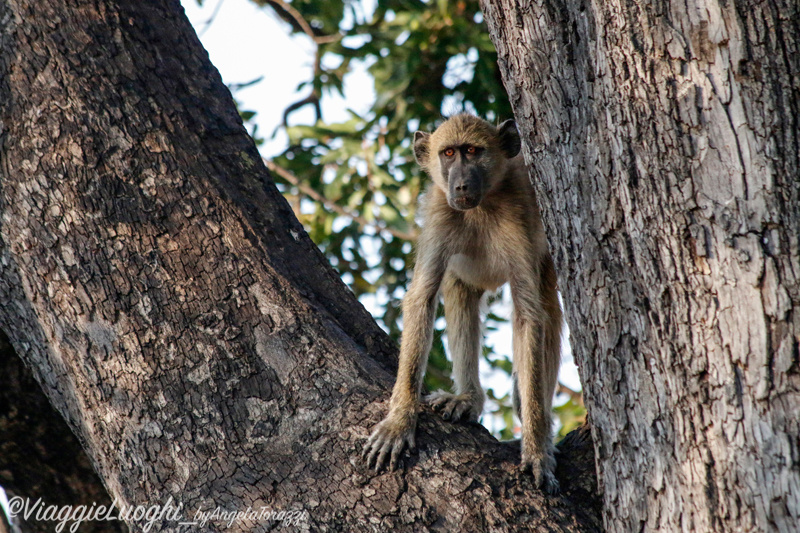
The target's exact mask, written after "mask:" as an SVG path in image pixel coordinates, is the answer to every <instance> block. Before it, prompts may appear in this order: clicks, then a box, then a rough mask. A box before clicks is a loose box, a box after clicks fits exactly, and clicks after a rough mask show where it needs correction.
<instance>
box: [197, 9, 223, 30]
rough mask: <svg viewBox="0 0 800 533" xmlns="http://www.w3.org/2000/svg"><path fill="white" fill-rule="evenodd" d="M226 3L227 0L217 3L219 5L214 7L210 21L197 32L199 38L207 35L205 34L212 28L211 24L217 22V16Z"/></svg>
mask: <svg viewBox="0 0 800 533" xmlns="http://www.w3.org/2000/svg"><path fill="white" fill-rule="evenodd" d="M224 1H225V0H219V2H217V5H216V6H214V11H212V12H211V16H210V17H208V20H207V21H205V22H204V23H203V29H201V30H200V31H198V32H197V36H198V37H202V36H203V35H205V33H206V32H207V31H208V29H209V28H210V27H211V24H213V23H214V20H216V18H217V15H219V10H220V8H221V7H222V2H224Z"/></svg>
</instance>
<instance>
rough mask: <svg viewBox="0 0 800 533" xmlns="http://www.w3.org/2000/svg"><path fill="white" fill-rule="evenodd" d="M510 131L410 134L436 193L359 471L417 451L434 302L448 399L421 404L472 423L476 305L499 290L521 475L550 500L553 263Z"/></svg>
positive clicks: (467, 119) (468, 125) (554, 485)
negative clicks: (448, 370) (389, 375)
mask: <svg viewBox="0 0 800 533" xmlns="http://www.w3.org/2000/svg"><path fill="white" fill-rule="evenodd" d="M519 152H520V138H519V134H518V132H517V126H516V124H515V123H514V121H513V120H507V121H506V122H504V123H503V124H501V125H500V126H499V127H497V128H495V127H494V126H492V125H491V124H489V123H488V122H486V121H484V120H481V119H479V118H477V117H474V116H472V115H469V114H460V115H456V116H454V117H452V118H450V119H449V120H447V121H446V122H445V123H444V124H442V125H441V126H439V127H438V128H437V129H436V131H435V132H434V133H433V134H429V133H424V132H420V131H418V132H416V133H415V134H414V155H415V157H416V159H417V162H418V163H419V164H420V166H421V167H422V168H423V169H424V170H425V171H426V172H427V173H428V174H429V175H430V176H431V178H432V179H433V185H432V186H431V187H429V189H428V191H427V192H426V195H425V199H424V203H423V209H422V211H423V224H422V231H421V234H420V237H419V241H418V245H417V258H416V266H415V268H414V275H413V280H412V282H411V286H410V288H409V289H408V293H407V294H406V296H405V298H404V300H403V321H404V328H403V337H402V342H401V346H400V364H399V369H398V373H397V381H396V383H395V385H394V390H393V392H392V398H391V401H390V408H389V413H388V415H387V416H386V418H385V419H384V420H383V421H382V422H381V423H380V424H378V425H377V426H376V428H375V430H374V432H373V433H372V435H371V436H370V438H369V440H368V441H367V443H366V445H365V447H364V458H365V459H366V461H367V464H368V466H371V465H372V464H373V463H374V464H375V467H376V469H380V468H381V467H382V466H383V465H384V464H385V462H386V460H387V459H390V466H391V468H392V469H394V468H395V467H396V465H397V461H398V459H399V457H400V454H401V453H402V451H403V449H404V448H405V447H406V446H408V447H409V448H412V449H413V448H414V447H415V441H414V434H415V431H416V424H417V412H418V410H419V406H420V401H421V399H420V395H421V389H422V377H423V375H424V371H425V368H426V365H427V360H428V352H429V351H430V349H431V342H432V336H433V322H434V318H435V314H436V307H437V303H438V295H439V293H440V291H441V292H442V293H443V296H444V305H445V318H446V320H447V336H448V343H449V347H450V352H451V354H452V358H453V380H454V382H455V393H454V394H451V393H449V392H443V391H437V392H434V393H433V394H431V395H429V396H427V397H426V398H424V400H423V401H426V402H427V403H430V404H431V405H432V406H433V408H434V409H436V410H437V411H439V412H441V413H442V415H443V417H444V419H445V420H448V419H449V420H458V419H466V420H472V421H477V419H478V417H479V416H480V414H481V411H482V409H483V402H484V398H485V395H484V392H483V389H482V388H481V384H480V378H479V376H478V358H479V355H480V352H481V327H480V317H479V304H480V300H481V296H482V294H483V293H484V291H487V290H488V291H493V290H496V289H497V288H498V287H500V286H501V285H503V284H504V283H506V282H508V283H510V285H511V294H512V299H513V303H514V313H513V318H512V322H513V333H514V336H513V357H514V372H513V381H514V383H513V385H514V392H513V404H514V409H515V411H516V413H517V416H519V418H520V421H521V422H522V450H521V451H522V460H521V467H522V469H524V470H529V471H530V472H531V473H532V474H533V477H534V481H535V483H536V484H537V486H539V487H542V488H543V489H544V490H545V491H547V492H548V493H555V492H557V491H558V481H557V480H556V478H555V476H554V474H553V472H554V469H555V457H554V455H553V451H554V450H553V443H552V437H551V433H552V429H551V426H552V422H551V404H552V400H553V393H554V391H555V387H556V380H557V377H558V367H559V364H560V360H561V308H560V306H559V303H558V296H557V291H556V274H555V268H554V266H553V260H552V258H551V257H550V252H549V250H548V247H547V240H546V237H545V234H544V229H543V227H542V221H541V218H540V216H539V208H538V206H537V203H536V197H535V194H534V190H533V187H532V186H531V183H530V180H529V178H528V172H527V170H526V167H525V164H524V162H523V160H522V156H521V154H520V153H519Z"/></svg>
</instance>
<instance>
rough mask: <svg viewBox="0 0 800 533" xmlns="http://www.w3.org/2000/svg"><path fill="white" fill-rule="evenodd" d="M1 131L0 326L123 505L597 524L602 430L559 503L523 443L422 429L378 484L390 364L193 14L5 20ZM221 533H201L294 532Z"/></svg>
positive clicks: (12, 0)
mask: <svg viewBox="0 0 800 533" xmlns="http://www.w3.org/2000/svg"><path fill="white" fill-rule="evenodd" d="M265 53H269V51H265ZM0 124H1V125H2V129H0V239H1V240H0V301H2V302H3V306H2V307H0V329H2V330H3V331H5V332H6V333H7V335H8V337H9V339H10V341H11V343H12V344H13V346H14V348H15V350H16V351H17V353H18V354H19V355H20V357H22V358H23V359H24V360H25V362H26V364H27V365H29V366H30V367H31V369H32V370H33V372H34V375H35V377H36V379H37V381H38V382H39V383H40V384H41V385H42V387H43V389H44V391H45V393H46V394H47V396H48V398H49V399H50V401H51V403H52V404H53V405H54V406H55V407H56V408H57V409H58V411H59V412H60V413H61V414H62V415H63V416H64V418H65V419H66V420H67V422H68V424H69V425H70V427H71V428H72V430H73V431H74V432H75V434H76V435H77V436H78V438H79V440H80V441H81V442H82V444H83V445H84V447H85V449H86V451H87V452H88V455H89V457H90V459H91V461H92V463H93V466H94V467H95V469H96V470H97V472H98V473H99V474H100V476H101V478H102V479H103V481H104V483H105V485H106V487H107V488H108V491H109V493H110V494H111V496H112V497H113V498H116V499H117V500H118V501H119V502H120V504H122V505H125V506H129V505H153V504H165V503H166V502H167V501H168V499H169V498H170V497H172V498H173V500H174V501H175V502H176V503H180V504H181V505H182V506H183V508H182V516H183V518H184V519H186V520H192V519H193V518H194V516H195V514H194V513H195V512H196V511H197V510H198V509H202V510H204V511H211V510H213V509H215V508H222V509H224V510H227V511H245V510H247V509H248V507H250V508H253V509H255V510H259V509H260V508H261V507H264V508H267V509H270V510H273V511H282V510H283V511H287V510H304V511H307V513H308V515H307V517H306V519H305V520H304V521H301V522H300V523H299V524H296V525H295V526H294V529H299V530H313V531H344V530H374V531H386V530H390V529H391V530H398V531H428V530H454V529H459V528H460V529H462V530H465V531H480V530H492V531H501V530H526V529H527V528H535V529H537V530H541V531H583V530H586V531H593V530H598V529H599V527H600V525H599V513H598V508H599V506H598V503H597V502H598V500H597V499H596V490H595V488H596V487H595V486H594V483H595V481H594V473H593V471H594V468H593V467H594V465H593V456H592V450H591V447H590V446H588V443H589V439H588V437H587V435H586V433H585V432H583V433H576V434H574V435H573V436H572V438H570V439H568V440H567V442H566V443H565V444H564V445H563V446H562V451H563V455H562V456H561V457H560V467H559V468H560V469H559V471H558V472H557V475H558V476H559V479H560V481H561V485H562V487H563V488H564V489H565V491H564V494H563V495H562V496H561V497H559V498H545V497H544V496H543V495H542V494H541V493H540V492H538V491H536V490H534V489H533V488H532V484H531V480H530V479H529V478H528V477H526V476H522V477H519V476H518V475H517V469H516V465H517V463H518V460H519V451H518V449H515V448H514V446H513V445H509V444H501V443H498V442H496V441H495V440H494V439H493V438H492V437H491V436H489V435H488V433H487V432H486V431H485V430H483V429H482V428H480V427H476V426H465V425H451V424H445V423H442V422H441V421H440V420H439V419H437V418H435V417H428V416H426V415H423V416H422V418H421V424H420V434H419V435H418V439H417V442H418V443H419V445H420V447H421V449H420V454H419V455H418V456H416V457H414V458H412V459H410V460H408V461H407V462H406V464H407V465H408V466H409V469H408V471H407V472H395V473H384V474H381V475H375V474H374V473H372V472H369V471H366V470H364V469H363V466H362V465H361V463H360V461H359V460H358V454H359V452H360V450H361V444H362V442H363V440H364V439H365V438H366V436H367V435H368V432H369V430H370V429H371V427H372V426H373V425H374V424H375V423H376V422H377V421H378V420H380V418H381V417H382V415H383V414H384V413H385V409H386V401H379V400H387V399H388V391H389V388H390V386H391V383H392V380H393V376H392V370H393V368H394V365H395V363H394V361H395V355H396V354H395V347H394V346H393V345H392V344H391V343H390V342H389V340H388V339H387V337H386V336H385V335H384V334H383V332H382V331H381V330H380V328H378V326H377V325H376V324H375V323H374V321H373V320H372V319H371V317H369V315H368V314H367V312H366V311H365V310H364V309H363V307H362V306H361V305H360V304H358V302H357V301H356V300H355V299H354V298H353V296H352V294H351V293H350V292H349V291H348V290H347V289H346V287H345V286H344V285H343V284H342V283H341V281H340V280H339V278H338V277H337V276H336V275H335V273H334V272H333V271H332V269H331V268H330V267H329V266H328V265H327V263H326V262H325V260H324V258H323V257H322V255H321V254H320V253H319V251H318V250H317V248H316V247H315V246H314V245H313V243H312V242H311V241H310V240H309V239H308V237H307V235H306V234H305V233H304V232H303V230H302V227H301V226H300V225H299V224H298V223H297V221H296V220H295V219H294V217H293V215H292V211H291V209H290V208H289V206H288V205H287V204H286V202H285V201H284V200H283V198H282V197H281V196H280V194H279V193H278V191H277V190H276V189H275V187H274V184H273V183H272V181H271V180H270V178H269V175H268V173H267V172H266V169H265V168H264V166H263V165H262V163H261V162H260V159H259V156H258V153H257V151H256V150H255V147H254V145H253V143H252V141H251V140H250V139H249V137H248V136H247V135H246V132H245V130H244V128H243V127H242V125H241V121H240V120H239V117H238V114H237V112H236V109H235V108H234V106H233V103H232V101H231V98H230V95H229V93H228V91H227V90H226V89H225V87H224V85H223V84H222V82H221V80H220V78H219V75H218V73H217V72H216V70H214V69H213V67H212V66H211V64H210V63H209V61H208V57H207V54H206V53H205V52H204V51H203V49H202V47H201V46H200V44H199V42H198V41H197V38H196V36H195V35H194V32H193V30H192V29H191V27H190V26H189V24H188V21H187V20H186V19H185V17H184V16H183V13H182V10H181V8H180V6H179V4H178V3H177V1H168V0H163V1H161V2H158V1H152V2H124V1H122V2H115V1H112V0H109V1H100V2H98V1H94V0H93V1H88V0H74V1H69V2H67V1H65V2H42V1H41V0H5V1H0ZM224 522H225V521H224V520H218V521H214V522H212V523H210V524H207V525H206V526H204V527H203V528H202V529H204V530H225V531H263V530H267V529H272V528H274V527H279V526H281V524H279V523H278V522H275V521H262V522H258V521H252V520H245V521H239V522H235V523H234V524H233V525H232V526H231V527H227V526H226V524H225V523H224ZM145 525H146V524H145V523H144V522H142V521H135V520H132V521H130V522H129V526H130V527H131V530H132V531H141V530H142V529H143V528H144V526H145ZM284 525H285V524H284ZM156 528H157V529H159V530H164V531H172V530H178V529H180V526H179V525H178V524H177V523H175V522H174V521H168V520H159V521H157V523H156Z"/></svg>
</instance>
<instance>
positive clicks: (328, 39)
mask: <svg viewBox="0 0 800 533" xmlns="http://www.w3.org/2000/svg"><path fill="white" fill-rule="evenodd" d="M265 3H266V4H269V5H270V6H272V8H273V9H274V10H275V12H276V13H277V14H278V16H280V17H281V18H282V19H284V20H286V21H287V22H289V23H290V24H291V25H292V27H294V28H296V29H299V30H301V31H302V32H303V33H305V34H306V35H308V36H309V37H310V38H311V40H312V41H314V42H315V43H316V44H326V43H334V42H336V41H338V40H340V39H341V38H342V35H341V34H338V33H337V34H334V35H317V34H316V33H315V32H314V28H312V27H311V25H310V24H309V23H308V21H306V19H305V18H303V15H301V14H300V12H299V11H298V10H296V9H295V8H294V7H293V6H292V5H291V4H289V3H288V2H284V1H283V0H265Z"/></svg>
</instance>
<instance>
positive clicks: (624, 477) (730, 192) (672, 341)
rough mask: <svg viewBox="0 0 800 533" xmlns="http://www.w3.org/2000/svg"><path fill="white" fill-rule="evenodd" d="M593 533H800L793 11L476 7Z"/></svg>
mask: <svg viewBox="0 0 800 533" xmlns="http://www.w3.org/2000/svg"><path fill="white" fill-rule="evenodd" d="M484 7H485V15H486V18H487V21H488V23H489V26H490V28H491V31H492V34H493V39H494V42H495V44H496V46H497V48H498V50H499V56H500V61H501V65H502V69H503V75H504V81H505V84H506V88H507V89H508V91H509V95H510V97H511V100H512V104H513V106H514V112H515V115H516V117H517V119H518V122H519V124H520V127H521V128H520V129H521V131H522V134H523V137H524V138H525V155H526V158H527V161H528V162H529V163H530V164H531V165H532V168H533V172H532V179H533V180H534V181H535V184H536V187H537V190H538V191H539V195H538V197H539V199H540V203H541V204H542V206H541V207H542V212H543V217H544V219H545V224H546V226H547V230H548V234H549V238H550V243H551V248H552V251H553V252H554V256H555V259H556V264H557V267H558V269H559V284H560V287H561V290H562V291H563V293H564V295H565V306H566V312H567V316H568V320H569V324H570V329H571V331H572V341H573V349H574V352H575V354H576V360H577V361H578V363H579V365H580V373H581V378H582V380H583V383H584V386H585V398H586V404H587V408H588V410H589V414H590V416H591V418H592V421H593V423H594V425H593V436H594V443H595V452H596V460H597V467H598V473H599V476H600V479H601V490H602V492H603V494H604V519H605V526H606V528H607V529H608V530H609V531H642V530H645V531H656V530H658V531H787V532H788V531H796V530H797V529H796V528H797V524H798V523H800V522H799V521H800V418H799V417H798V412H800V366H799V364H800V363H799V362H798V342H799V340H800V283H799V282H798V279H799V278H800V255H799V252H798V247H799V243H798V235H800V175H799V174H798V168H800V167H799V166H798V163H800V155H799V154H800V146H798V144H799V143H798V137H800V126H799V122H798V121H799V120H800V115H799V114H798V111H800V50H798V45H800V7H799V5H798V3H797V2H795V1H781V0H767V1H764V2H760V1H748V0H736V1H717V0H711V1H702V2H701V1H689V2H683V1H669V0H658V1H653V2H643V1H641V0H625V1H610V2H606V1H588V0H567V1H563V2H560V1H548V0H542V1H539V2H520V1H514V0H497V1H488V0H486V1H484Z"/></svg>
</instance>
